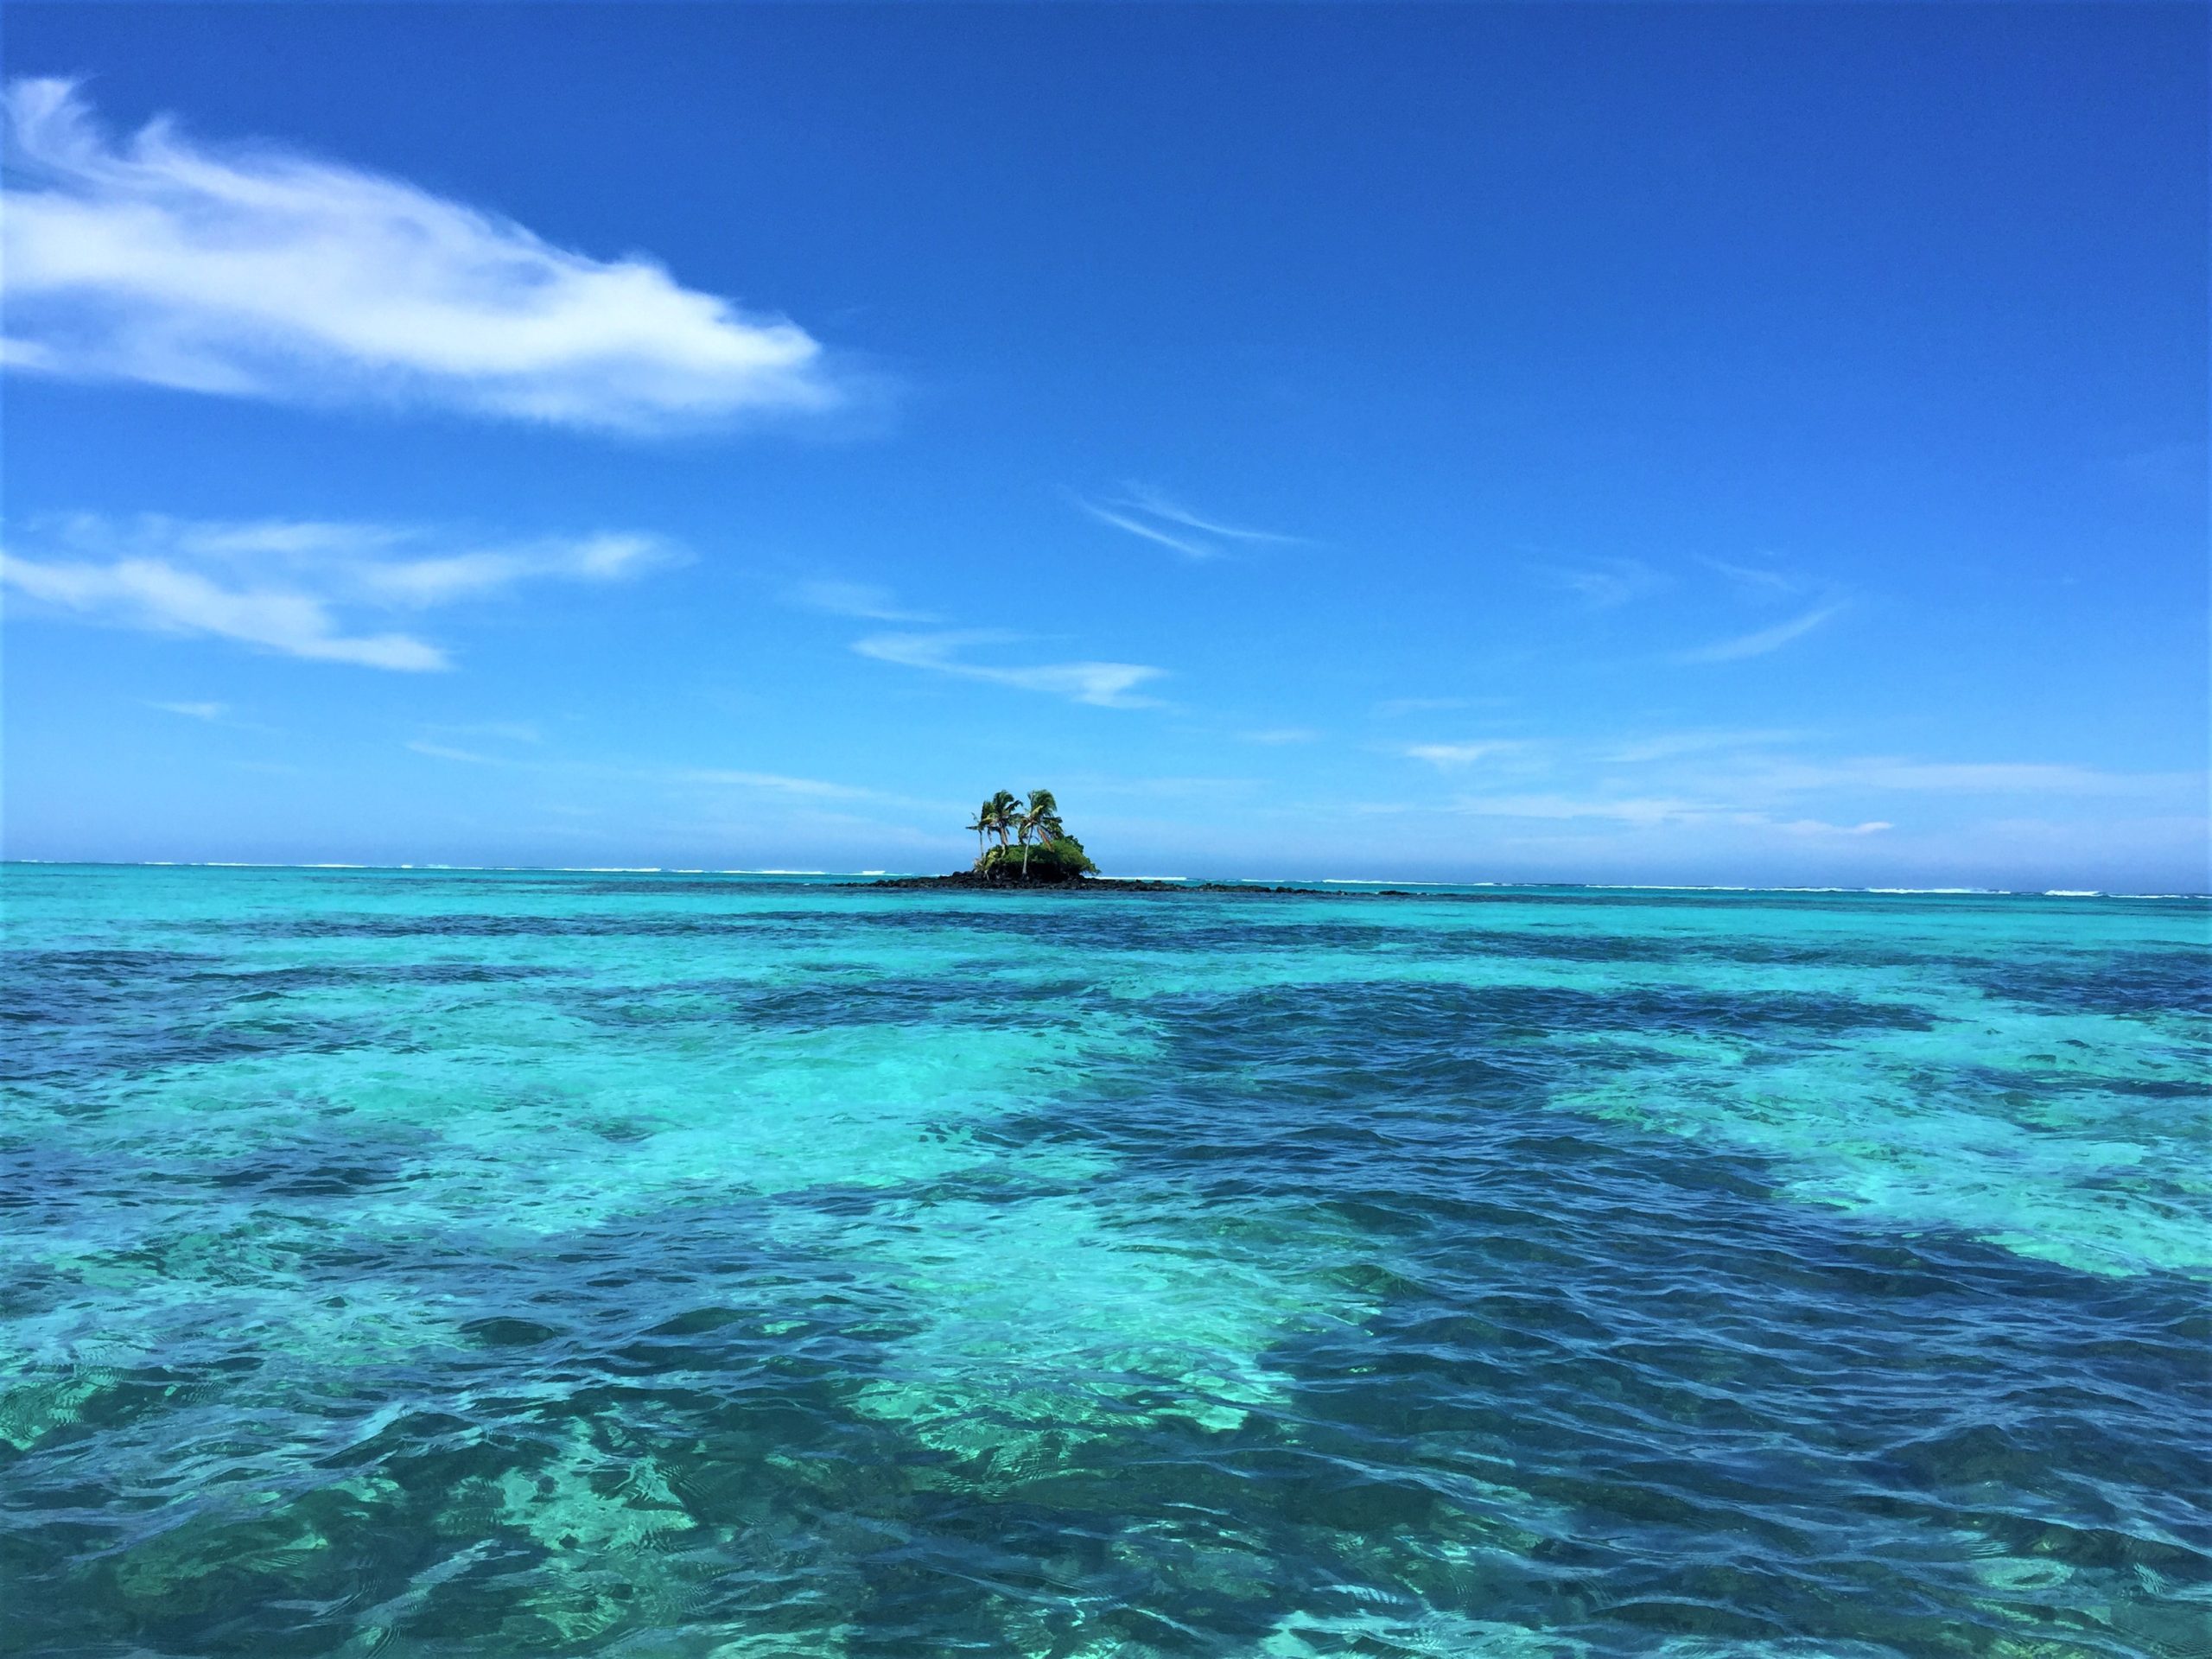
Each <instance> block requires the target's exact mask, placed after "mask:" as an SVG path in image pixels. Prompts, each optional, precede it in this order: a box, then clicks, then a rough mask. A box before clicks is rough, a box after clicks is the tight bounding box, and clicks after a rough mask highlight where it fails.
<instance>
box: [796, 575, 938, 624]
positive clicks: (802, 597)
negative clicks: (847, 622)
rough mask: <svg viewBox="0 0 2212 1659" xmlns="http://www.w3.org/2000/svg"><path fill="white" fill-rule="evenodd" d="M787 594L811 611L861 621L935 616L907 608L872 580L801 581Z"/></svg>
mask: <svg viewBox="0 0 2212 1659" xmlns="http://www.w3.org/2000/svg"><path fill="white" fill-rule="evenodd" d="M788 596H789V598H790V599H791V602H792V603H793V604H795V605H801V606H804V607H806V608H807V609H808V610H810V611H823V612H826V613H828V614H829V615H831V616H850V617H857V618H858V619H860V620H861V621H864V622H918V623H931V622H935V621H937V620H938V618H936V617H934V616H932V615H931V614H930V613H928V612H927V611H914V610H908V609H907V608H906V607H904V606H902V605H900V604H899V596H898V595H897V594H894V593H893V592H892V591H891V589H889V588H879V587H877V586H876V585H874V583H873V582H828V581H824V582H800V583H798V585H797V586H796V587H794V588H791V590H790V592H789V595H788Z"/></svg>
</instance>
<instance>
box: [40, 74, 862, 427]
mask: <svg viewBox="0 0 2212 1659" xmlns="http://www.w3.org/2000/svg"><path fill="white" fill-rule="evenodd" d="M6 105H7V107H6V117H7V137H6V154H7V162H8V167H9V170H10V175H12V179H13V181H14V182H13V183H12V185H11V187H10V188H9V189H8V190H7V192H6V197H5V204H4V205H5V214H4V226H0V235H3V236H4V261H5V276H4V282H5V289H4V292H5V297H6V301H7V306H8V317H7V323H8V330H9V333H8V338H7V340H6V342H5V346H4V358H5V361H6V363H7V365H9V366H10V367H11V368H14V369H16V370H19V371H26V372H37V373H45V374H54V375H62V376H67V377H71V378H92V379H122V380H135V381H141V382H147V383H150V384H153V385H162V386H169V387H175V388H181V389H184V390H188V391H204V392H215V393H222V394H226V395H230V396H234V397H268V398H275V399H279V400H283V401H289V402H327V401H336V400H347V401H356V402H359V401H372V402H379V403H394V402H419V403H424V404H436V405H442V406H444V407H447V408H452V409H459V410H465V411H467V412H470V413H474V414H480V415H490V416H507V417H512V418H518V419H524V420H531V421H539V422H547V423H557V424H563V425H569V426H578V427H595V428H607V429H624V430H630V431H651V430H656V429H664V428H670V427H677V426H689V425H695V424H697V423H702V422H714V421H720V420H726V419H728V418H730V417H733V416H766V415H794V414H801V413H806V412H810V411H819V410H827V409H829V408H831V407H834V406H836V404H839V403H841V402H842V401H844V400H845V397H846V396H847V394H846V392H845V391H844V389H843V388H842V386H841V385H840V383H839V381H838V380H837V379H836V378H835V377H833V376H832V375H831V373H830V372H829V370H828V369H827V367H826V366H825V362H824V353H823V347H822V346H821V345H820V344H819V343H818V342H817V341H816V340H814V339H813V338H812V337H811V336H810V334H807V332H806V331H805V330H804V329H803V328H801V327H798V325H796V324H794V323H791V322H790V321H785V320H784V319H781V318H778V317H770V316H760V315H753V314H750V313H747V312H745V311H743V310H741V309H740V308H738V307H737V306H736V305H734V303H733V302H730V301H728V300H726V299H723V298H721V297H719V296H715V295H712V294H706V293H702V292H699V291H697V290H696V289H687V288H684V287H682V286H681V285H679V284H678V283H677V282H676V281H675V280H674V278H672V277H671V276H670V275H669V273H668V272H667V271H666V270H663V269H662V268H661V267H660V266H658V264H653V263H652V261H650V260H649V259H646V258H645V257H642V256H639V255H635V254H632V255H629V256H626V257H623V258H620V259H616V260H611V261H610V260H601V259H594V258H592V257H589V256H588V255H585V254H582V253H576V252H573V251H569V250H567V249H564V248H560V247H556V246H554V245H551V244H550V243H548V242H546V241H544V240H543V239H542V238H539V237H537V236H536V235H535V234H533V233H532V232H530V231H529V230H527V229H525V228H524V227H523V226H520V225H518V224H516V223H514V222H513V221H512V220H510V219H503V218H501V217H499V216H498V215H497V214H493V213H486V212H483V211H480V210H479V209H476V208H473V207H467V206H465V205H463V204H461V203H460V202H456V201H452V200H447V199H446V198H443V197H441V196H437V195H435V194H431V193H429V191H426V190H423V189H422V188H418V187H416V186H415V185H412V184H409V183H407V182H405V181H401V180H397V179H391V178H385V177H382V176H379V175H376V174H372V173H367V172H363V171H359V170H357V169H355V168H349V167H346V166H343V165H340V164H339V163H336V162H327V161H323V160H320V159H317V158H315V157H311V156H302V155H299V154H296V153H293V152H290V151H287V150H284V149H277V148H273V147H270V146H266V145H262V146H254V147H230V148H218V147H215V146H212V145H209V144H207V143H200V142H199V141H196V140H194V139H192V138H188V137H185V136H184V135H183V134H181V132H180V131H179V130H177V129H176V127H175V124H173V123H171V122H170V121H168V120H167V119H162V120H158V121H156V122H154V123H153V124H150V125H149V126H147V127H145V128H143V130H140V131H139V132H137V134H135V135H133V136H132V137H130V138H128V139H126V140H124V141H121V142H118V141H117V140H116V139H114V138H113V137H111V136H110V135H109V134H107V133H106V132H105V131H104V130H101V129H100V127H99V125H98V124H97V123H96V122H95V120H94V118H93V117H92V112H91V111H90V110H89V108H88V107H87V106H86V104H85V102H84V101H83V99H81V98H80V97H79V95H78V91H77V87H76V86H75V84H74V83H73V82H70V81H67V80H54V79H40V80H17V81H14V82H12V83H10V86H9V88H8V92H7V98H6Z"/></svg>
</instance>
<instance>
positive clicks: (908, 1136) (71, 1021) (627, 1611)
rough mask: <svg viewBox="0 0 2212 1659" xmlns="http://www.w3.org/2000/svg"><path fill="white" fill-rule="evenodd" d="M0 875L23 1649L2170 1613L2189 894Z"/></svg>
mask: <svg viewBox="0 0 2212 1659" xmlns="http://www.w3.org/2000/svg"><path fill="white" fill-rule="evenodd" d="M0 896H4V900H5V906H6V929H7V945H8V962H7V984H6V990H7V1005H6V1006H7V1015H8V1024H7V1027H6V1029H7V1033H8V1040H7V1046H6V1055H5V1061H6V1066H7V1072H8V1077H7V1086H8V1093H7V1096H6V1103H5V1107H4V1113H0V1205H4V1207H0V1229H3V1230H4V1231H3V1232H0V1586H4V1590H0V1604H3V1605H0V1650H4V1651H6V1652H9V1653H19V1654H34V1655H38V1656H41V1659H62V1656H90V1655H103V1656H141V1655H150V1654H162V1655H200V1654H205V1655H217V1654H245V1655H255V1656H267V1659H276V1656H285V1655H294V1654H300V1655H305V1654H339V1655H364V1656H365V1655H369V1654H381V1655H385V1656H391V1659H403V1656H441V1659H442V1656H454V1659H459V1656H471V1659H474V1656H509V1655H515V1656H521V1655H569V1654H593V1655H623V1656H637V1659H661V1656H668V1659H709V1656H715V1659H814V1656H823V1659H835V1656H846V1655H855V1656H857V1655H869V1656H883V1659H908V1656H912V1659H923V1656H937V1655H949V1654H961V1653H966V1654H974V1655H979V1656H996V1655H1038V1656H1042V1655H1054V1656H1069V1659H1075V1656H1089V1659H1104V1656H1132V1659H1134V1656H1147V1655H1194V1656H1195V1655H1209V1656H1211V1655H1222V1656H1230V1655H1235V1656H1281V1659H1295V1656H1311V1655H1323V1654H1345V1655H1351V1654H1357V1655H1370V1656H1386V1655H1414V1654H1419V1655H1460V1654H1466V1655H1495V1656H1501V1659H1503V1656H1569V1655H1592V1656H1598V1655H1667V1656H1676V1659H1722V1656H1737V1655H1741V1656H1747V1659H1749V1656H1793V1659H1813V1656H1846V1659H1862V1656H1874V1655H1904V1656H1920V1655H1928V1656H1946V1655H1961V1656H1963V1655H1980V1654H1992V1655H2011V1656H2019V1659H2063V1656H2075V1655H2122V1654H2126V1655H2160V1656H2181V1655H2202V1654H2205V1653H2207V1652H2208V1651H2212V1500H2208V1496H2207V1493H2208V1486H2207V1476H2208V1468H2207V1461H2206V1447H2207V1433H2208V1428H2212V1389H2209V1388H2208V1332H2209V1329H2212V1327H2209V1326H2208V1318H2207V1289H2208V1284H2209V1283H2212V1228H2208V1214H2207V1211H2208V1205H2207V1196H2208V1188H2212V1173H2208V1165H2207V1160H2206V1153H2207V1092H2206V1084H2207V1078H2208V1077H2209V1076H2212V955H2209V954H2208V919H2209V918H2208V910H2207V906H2206V905H2205V903H2204V901H2202V900H2201V899H2097V898H2056V897H2024V896H2007V895H1976V894H1962V895H1910V894H1872V893H1758V892H1727V893H1719V892H1663V891H1599V890H1595V889H1576V888H1544V889H1515V888H1485V889H1440V890H1435V891H1433V892H1431V893H1424V894H1423V895H1421V896H1420V897H1415V898H1392V897H1378V896H1370V895H1357V894H1351V893H1343V892H1329V893H1323V892H1316V893H1299V894H1274V893H1223V894H1215V893H1119V894H1116V893H1084V894H1054V893H1042V894H1036V895H1015V894H1005V895H1001V894H963V893H930V892H923V893H912V892H906V893H885V892H871V891H869V890H868V889H867V888H866V887H856V886H852V885H843V884H839V883H836V882H829V881H810V880H791V879H784V880H771V879H762V878H746V877H738V876H689V875H677V874H668V875H660V874H591V873H577V874H542V873H467V872H424V871H413V872H401V871H315V870H289V869H209V868H65V867H36V866H21V865H17V866H12V867H9V868H7V869H6V870H5V872H4V875H3V876H0Z"/></svg>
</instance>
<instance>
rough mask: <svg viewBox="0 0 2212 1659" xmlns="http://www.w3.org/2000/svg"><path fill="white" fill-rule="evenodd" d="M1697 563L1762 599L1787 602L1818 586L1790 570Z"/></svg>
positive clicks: (1721, 562) (1705, 559)
mask: <svg viewBox="0 0 2212 1659" xmlns="http://www.w3.org/2000/svg"><path fill="white" fill-rule="evenodd" d="M1699 563H1700V564H1702V565H1704V566H1705V568H1706V569H1708V570H1716V571H1718V572H1719V573H1720V575H1724V576H1726V577H1727V578H1728V580H1729V581H1731V582H1734V583H1735V584H1736V585H1737V586H1738V588H1744V589H1745V591H1747V592H1748V593H1750V594H1754V595H1756V596H1758V597H1759V598H1763V599H1775V600H1780V599H1791V598H1795V597H1796V595H1798V594H1804V593H1809V592H1811V591H1812V590H1813V588H1815V587H1816V586H1817V585H1818V584H1816V583H1815V582H1811V581H1809V580H1808V579H1807V578H1806V577H1804V576H1802V575H1797V574H1796V573H1795V572H1794V571H1789V570H1777V569H1773V568H1772V567H1771V566H1768V565H1754V564H1736V563H1731V562H1730V561H1728V560H1726V559H1716V558H1712V557H1709V556H1706V557H1700V560H1699Z"/></svg>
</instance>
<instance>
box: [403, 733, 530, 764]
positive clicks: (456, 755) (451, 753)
mask: <svg viewBox="0 0 2212 1659" xmlns="http://www.w3.org/2000/svg"><path fill="white" fill-rule="evenodd" d="M407 747H409V748H410V749H411V750H413V751H414V752H415V753H416V754H427V755H429V757H430V758H431V759H432V760H465V761H467V763H468V764H469V765H470V766H505V765H507V764H508V762H506V761H505V760H501V759H499V757H497V756H495V755H489V754H479V753H476V751H475V750H474V749H457V748H454V747H453V746H452V745H451V744H449V743H431V742H426V741H423V740H420V739H417V740H416V741H411V742H410V743H409V744H408V746H407Z"/></svg>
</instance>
